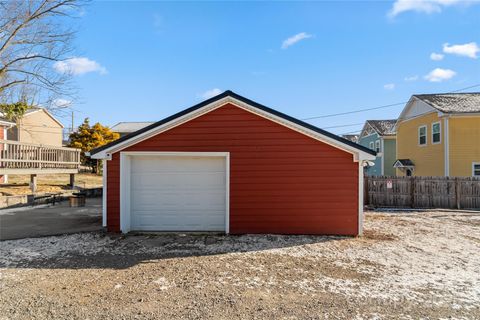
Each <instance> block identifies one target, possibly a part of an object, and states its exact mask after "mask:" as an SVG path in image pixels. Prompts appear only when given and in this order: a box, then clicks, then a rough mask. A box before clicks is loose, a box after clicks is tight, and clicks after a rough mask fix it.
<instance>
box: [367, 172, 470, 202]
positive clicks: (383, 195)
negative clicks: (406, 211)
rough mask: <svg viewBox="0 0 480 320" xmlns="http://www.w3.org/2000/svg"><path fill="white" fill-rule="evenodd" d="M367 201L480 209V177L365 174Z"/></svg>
mask: <svg viewBox="0 0 480 320" xmlns="http://www.w3.org/2000/svg"><path fill="white" fill-rule="evenodd" d="M364 188H365V190H364V202H365V205H370V206H374V207H401V208H445V209H480V178H473V177H465V178H464V177H385V176H382V177H372V176H368V177H365V183H364Z"/></svg>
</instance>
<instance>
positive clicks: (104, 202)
mask: <svg viewBox="0 0 480 320" xmlns="http://www.w3.org/2000/svg"><path fill="white" fill-rule="evenodd" d="M107 162H108V161H107V160H102V164H103V165H102V170H103V177H102V178H103V192H102V226H103V227H106V226H107V190H108V188H107Z"/></svg>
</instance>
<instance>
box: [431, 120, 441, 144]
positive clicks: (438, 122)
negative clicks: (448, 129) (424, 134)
mask: <svg viewBox="0 0 480 320" xmlns="http://www.w3.org/2000/svg"><path fill="white" fill-rule="evenodd" d="M436 124H438V125H439V127H440V132H439V135H440V141H438V142H434V141H433V126H434V125H436ZM431 130H432V144H441V143H442V124H441V122H440V121H435V122H432V125H431Z"/></svg>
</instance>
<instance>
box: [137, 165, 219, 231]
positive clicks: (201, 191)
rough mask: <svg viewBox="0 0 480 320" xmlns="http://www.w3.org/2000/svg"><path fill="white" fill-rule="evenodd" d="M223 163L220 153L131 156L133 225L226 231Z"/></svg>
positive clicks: (150, 229)
mask: <svg viewBox="0 0 480 320" xmlns="http://www.w3.org/2000/svg"><path fill="white" fill-rule="evenodd" d="M225 168H226V161H225V158H223V157H218V158H213V157H173V156H167V157H166V156H142V157H140V156H138V157H133V158H132V161H131V177H130V191H131V199H130V205H131V227H132V230H146V231H225V220H226V218H225V215H226V173H225Z"/></svg>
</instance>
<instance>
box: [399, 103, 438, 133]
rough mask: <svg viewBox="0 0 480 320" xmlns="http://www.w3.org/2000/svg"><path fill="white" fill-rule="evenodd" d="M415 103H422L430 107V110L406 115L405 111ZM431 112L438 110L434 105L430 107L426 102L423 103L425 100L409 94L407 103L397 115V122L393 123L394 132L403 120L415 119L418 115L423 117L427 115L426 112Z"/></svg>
mask: <svg viewBox="0 0 480 320" xmlns="http://www.w3.org/2000/svg"><path fill="white" fill-rule="evenodd" d="M415 103H420V104H423V105H424V106H425V107H428V108H430V109H431V111H428V112H422V113H420V114H417V115H414V116H410V117H406V115H407V113H408V112H409V111H410V109H412V107H413V106H414V104H415ZM433 112H438V110H437V109H435V108H434V107H432V106H431V105H429V104H428V103H425V101H423V100H420V99H418V98H417V97H415V96H411V97H410V99H409V100H408V102H407V104H406V105H405V107H404V108H403V110H402V112H401V113H400V115H399V116H398V120H397V123H396V124H395V132H397V131H398V126H399V125H400V123H402V122H405V121H410V120H413V119H416V118H419V117H423V116H424V115H427V114H430V113H433Z"/></svg>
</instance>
